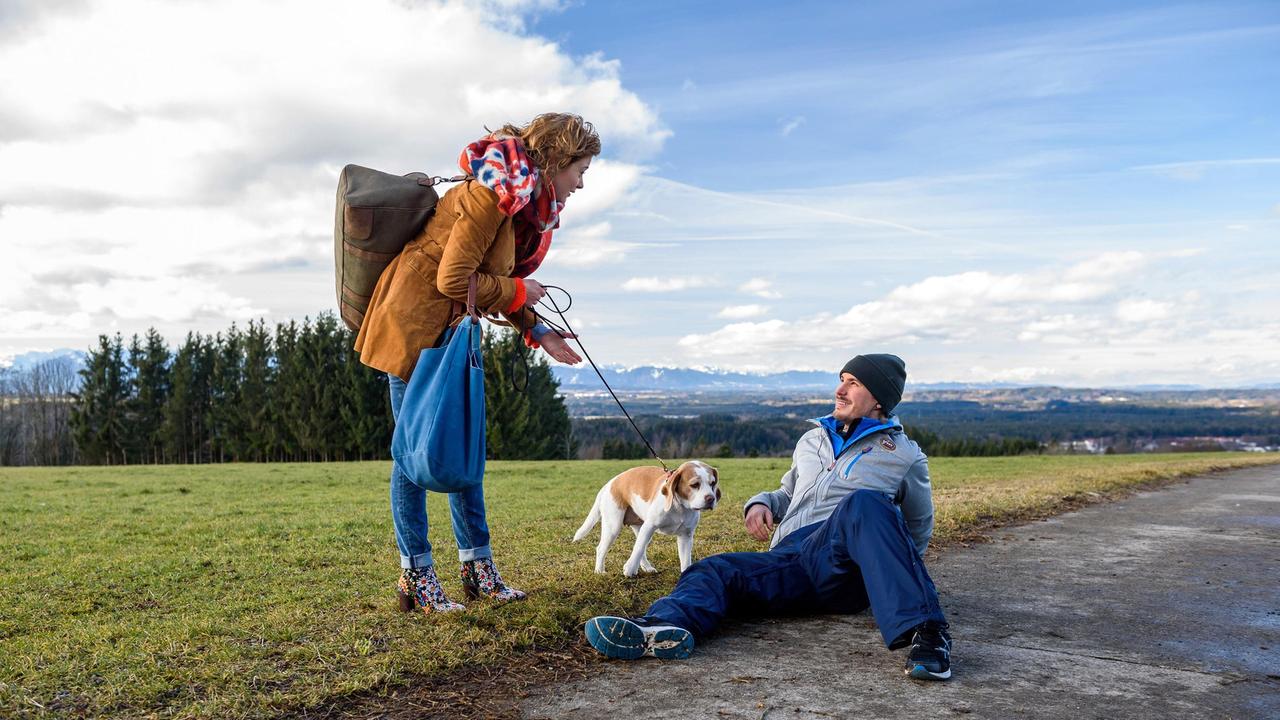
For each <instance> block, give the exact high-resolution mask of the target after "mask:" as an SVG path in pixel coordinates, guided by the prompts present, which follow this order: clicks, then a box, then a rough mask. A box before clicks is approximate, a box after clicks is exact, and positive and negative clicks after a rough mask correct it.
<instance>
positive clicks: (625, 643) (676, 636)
mask: <svg viewBox="0 0 1280 720" xmlns="http://www.w3.org/2000/svg"><path fill="white" fill-rule="evenodd" d="M583 631H584V632H585V634H586V636H587V642H589V643H591V647H593V648H595V649H596V650H597V651H599V652H600V653H601V654H602V655H605V656H606V657H611V658H617V659H619V660H636V659H638V658H642V657H644V656H645V655H649V656H652V657H656V658H658V659H659V660H684V659H686V658H688V657H689V655H691V654H692V653H693V633H690V632H689V631H688V630H685V629H684V628H680V627H675V626H674V625H666V626H662V627H641V626H640V625H637V624H636V623H634V622H631V621H630V620H628V619H626V618H620V617H610V616H607V615H602V616H600V617H594V618H591V619H590V620H588V621H587V624H586V626H585V627H584V628H583Z"/></svg>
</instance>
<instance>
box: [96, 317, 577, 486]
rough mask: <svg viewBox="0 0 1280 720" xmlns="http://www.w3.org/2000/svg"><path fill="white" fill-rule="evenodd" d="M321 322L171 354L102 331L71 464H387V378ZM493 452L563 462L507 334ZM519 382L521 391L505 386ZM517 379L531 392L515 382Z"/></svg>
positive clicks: (536, 377) (549, 387)
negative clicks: (382, 461)
mask: <svg viewBox="0 0 1280 720" xmlns="http://www.w3.org/2000/svg"><path fill="white" fill-rule="evenodd" d="M354 340H355V339H354V334H353V333H351V332H350V331H349V330H347V329H346V327H344V326H343V325H341V324H340V323H339V322H338V321H337V319H336V318H335V317H334V316H333V315H332V314H331V313H324V314H321V315H320V316H319V317H318V318H317V319H316V320H315V321H314V322H313V321H311V320H310V319H309V318H308V319H306V320H304V321H303V322H302V323H301V324H298V323H297V322H294V321H289V322H287V323H281V324H279V325H277V326H276V327H275V330H274V332H272V331H269V330H268V329H267V327H266V325H265V323H264V322H262V321H260V320H259V321H253V322H250V323H249V325H248V327H247V328H245V329H240V328H238V327H237V326H235V325H234V324H233V325H232V326H231V328H230V329H228V330H227V331H225V332H220V333H217V334H215V335H212V336H208V335H201V334H199V333H189V334H188V335H187V337H186V340H185V341H184V342H183V343H182V344H181V345H179V346H178V347H177V349H176V350H173V351H170V349H169V347H168V346H167V345H166V344H165V341H164V338H162V337H161V336H160V335H159V333H157V332H156V331H155V330H154V329H152V330H149V331H148V332H147V334H146V335H145V336H144V337H141V338H140V337H138V336H136V335H135V336H133V338H132V339H131V340H130V342H129V343H128V345H127V346H126V345H125V342H124V339H123V338H122V337H121V336H120V335H116V336H115V337H108V336H106V335H103V336H100V337H99V339H98V346H97V348H94V349H92V350H90V351H89V353H88V356H87V358H86V361H85V367H84V369H83V370H81V385H80V390H79V393H77V394H76V396H75V405H74V408H73V410H72V412H71V426H72V431H73V433H74V437H75V441H76V446H77V448H78V450H79V455H80V462H84V463H89V464H113V465H114V464H132V463H203V462H237V461H312V460H358V459H385V458H387V457H389V445H390V442H391V432H392V430H393V427H394V424H393V421H392V417H391V407H390V401H389V398H388V390H387V378H386V376H385V375H384V374H382V373H380V372H376V371H374V370H372V369H370V368H368V367H366V366H364V365H363V364H361V363H360V360H359V358H358V357H357V356H356V354H355V353H354V352H353V351H352V349H351V348H352V345H353V344H354ZM484 351H485V380H486V383H485V385H486V396H487V397H486V402H487V404H488V435H487V438H486V439H487V441H488V446H489V454H490V457H493V458H504V459H547V458H564V457H573V454H574V453H575V452H576V447H575V446H574V443H573V438H572V429H571V426H570V423H569V415H568V411H567V410H566V409H565V407H564V402H563V399H562V398H560V396H559V395H558V394H557V384H556V381H555V379H554V377H553V376H552V374H551V370H550V368H549V367H548V366H547V364H546V362H545V361H544V360H542V359H541V357H540V356H536V355H534V353H533V351H531V350H529V349H528V348H526V347H524V345H523V344H522V343H517V342H514V341H513V337H512V335H511V334H510V333H507V332H496V333H495V332H489V333H487V334H486V337H485V343H484ZM512 368H515V375H516V376H517V380H519V381H522V384H524V385H527V387H523V388H521V390H517V388H516V387H515V386H514V384H513V383H512V381H511V376H512ZM526 375H527V377H528V380H527V383H524V382H523V381H524V379H525V376H526Z"/></svg>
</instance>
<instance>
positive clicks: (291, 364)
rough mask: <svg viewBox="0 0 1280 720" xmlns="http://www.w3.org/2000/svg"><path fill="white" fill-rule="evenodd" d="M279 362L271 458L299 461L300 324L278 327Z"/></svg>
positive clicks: (274, 389)
mask: <svg viewBox="0 0 1280 720" xmlns="http://www.w3.org/2000/svg"><path fill="white" fill-rule="evenodd" d="M275 348H276V362H275V370H274V373H273V382H272V383H271V386H270V392H269V396H270V398H271V402H270V405H269V406H270V417H271V422H270V425H269V426H268V427H269V432H268V435H269V437H270V438H271V448H272V457H273V458H274V459H275V460H297V459H298V455H299V441H298V418H299V417H300V416H299V414H298V413H299V412H300V410H301V409H302V407H303V402H302V401H301V400H300V399H298V398H297V396H298V394H299V393H298V391H297V389H296V388H297V386H298V385H299V384H300V383H301V382H302V378H301V377H299V376H300V375H301V374H302V373H301V371H300V368H301V367H302V362H301V359H300V358H299V357H298V324H297V323H295V322H294V321H292V320H290V321H289V322H288V323H280V324H279V325H276V337H275Z"/></svg>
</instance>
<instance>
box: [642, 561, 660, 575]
mask: <svg viewBox="0 0 1280 720" xmlns="http://www.w3.org/2000/svg"><path fill="white" fill-rule="evenodd" d="M640 569H641V570H642V571H644V572H647V573H656V572H658V568H656V567H654V566H653V565H652V564H650V563H644V564H643V565H641V566H640Z"/></svg>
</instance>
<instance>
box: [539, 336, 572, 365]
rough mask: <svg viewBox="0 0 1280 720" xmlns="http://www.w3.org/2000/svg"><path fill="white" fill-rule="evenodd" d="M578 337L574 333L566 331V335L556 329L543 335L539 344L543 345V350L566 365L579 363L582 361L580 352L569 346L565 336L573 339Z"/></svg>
mask: <svg viewBox="0 0 1280 720" xmlns="http://www.w3.org/2000/svg"><path fill="white" fill-rule="evenodd" d="M576 337H578V336H577V335H574V334H573V333H565V334H564V335H561V334H560V333H558V332H556V331H555V330H552V331H551V332H549V333H547V334H545V335H543V336H542V339H541V340H539V341H538V344H539V345H541V346H542V351H543V352H545V353H546V354H548V355H550V356H551V357H553V358H555V359H556V360H559V361H560V362H562V363H564V364H566V365H577V364H578V363H580V362H582V358H581V357H578V353H576V352H574V351H573V348H571V347H569V343H567V342H565V338H569V339H573V338H576Z"/></svg>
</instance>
